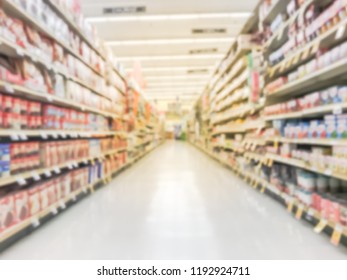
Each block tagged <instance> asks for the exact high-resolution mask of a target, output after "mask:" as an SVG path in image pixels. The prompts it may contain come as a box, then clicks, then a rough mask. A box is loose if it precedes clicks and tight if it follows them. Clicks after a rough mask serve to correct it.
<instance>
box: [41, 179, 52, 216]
mask: <svg viewBox="0 0 347 280" xmlns="http://www.w3.org/2000/svg"><path fill="white" fill-rule="evenodd" d="M39 192H40V201H41V209H42V210H45V209H47V208H48V207H49V206H50V204H49V196H48V188H47V183H43V184H42V185H41V186H40V187H39Z"/></svg>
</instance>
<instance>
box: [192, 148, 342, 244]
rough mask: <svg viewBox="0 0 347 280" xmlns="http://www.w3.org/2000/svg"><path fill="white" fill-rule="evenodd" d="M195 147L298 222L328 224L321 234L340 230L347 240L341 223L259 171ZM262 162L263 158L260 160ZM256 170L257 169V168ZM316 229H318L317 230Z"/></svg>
mask: <svg viewBox="0 0 347 280" xmlns="http://www.w3.org/2000/svg"><path fill="white" fill-rule="evenodd" d="M191 144H192V145H193V146H195V147H196V148H198V149H199V150H201V151H202V152H204V153H206V154H207V155H209V156H210V157H211V158H213V159H214V160H216V161H217V162H219V163H221V164H222V165H224V166H226V167H227V168H229V169H231V170H232V171H233V172H234V173H235V174H236V175H238V176H239V177H241V178H243V179H244V180H245V181H246V182H247V183H248V184H249V185H250V186H251V185H252V187H253V188H254V189H258V190H259V192H260V193H261V194H266V195H269V196H270V197H271V198H274V199H275V200H276V201H278V202H280V203H281V204H282V205H284V206H285V207H286V208H287V211H288V212H289V213H290V214H295V216H296V219H297V220H300V219H302V220H305V221H307V222H309V223H310V224H311V225H312V226H313V227H316V226H318V225H319V224H320V223H321V222H324V223H326V224H325V225H324V226H323V227H322V229H321V231H317V232H318V233H319V232H325V233H326V234H328V235H329V236H330V237H333V236H334V232H335V231H336V230H339V231H340V232H341V234H342V235H343V236H344V237H345V238H346V237H347V227H346V226H343V225H341V224H339V223H336V222H334V221H331V220H329V219H326V218H324V217H323V216H322V215H321V214H320V213H319V212H318V211H316V210H315V209H313V208H310V207H307V206H305V205H303V204H302V203H301V202H300V201H298V200H297V199H295V198H294V197H292V196H290V195H288V194H286V193H284V192H281V191H280V190H279V189H278V188H277V187H276V186H274V185H272V184H271V183H269V182H267V181H266V180H264V179H263V178H261V177H260V176H259V175H258V174H257V171H255V172H251V171H247V170H244V169H240V168H238V167H237V166H233V165H232V164H230V163H228V162H227V161H225V160H222V159H220V158H218V156H217V155H215V154H213V153H211V152H209V151H208V150H206V149H204V148H203V147H201V146H199V145H197V144H195V143H191ZM253 156H254V155H253ZM258 159H259V160H260V161H261V159H262V157H259V158H258ZM255 168H256V167H255ZM299 210H300V211H302V213H301V215H300V216H298V212H299ZM326 228H329V230H328V231H325V229H326ZM315 229H316V228H315ZM341 242H342V239H341ZM342 244H343V245H344V246H347V243H346V242H344V243H342Z"/></svg>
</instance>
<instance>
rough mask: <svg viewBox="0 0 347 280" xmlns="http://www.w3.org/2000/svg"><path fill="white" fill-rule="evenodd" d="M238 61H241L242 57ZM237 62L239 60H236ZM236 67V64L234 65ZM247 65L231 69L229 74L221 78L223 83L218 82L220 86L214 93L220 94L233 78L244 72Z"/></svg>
mask: <svg viewBox="0 0 347 280" xmlns="http://www.w3.org/2000/svg"><path fill="white" fill-rule="evenodd" d="M240 59H242V57H240ZM237 61H239V60H237ZM235 65H236V64H235ZM246 66H247V64H246V62H244V63H243V64H242V65H241V66H239V67H238V68H232V70H231V71H230V72H228V73H227V74H226V75H225V76H224V77H223V81H222V80H219V81H220V82H221V85H219V86H218V87H217V88H216V89H215V91H216V93H217V94H218V93H219V92H221V91H222V90H223V89H224V88H225V87H226V86H227V84H228V83H230V82H231V81H232V80H233V78H235V77H236V76H237V75H239V74H240V73H241V72H242V70H244V69H245V68H246Z"/></svg>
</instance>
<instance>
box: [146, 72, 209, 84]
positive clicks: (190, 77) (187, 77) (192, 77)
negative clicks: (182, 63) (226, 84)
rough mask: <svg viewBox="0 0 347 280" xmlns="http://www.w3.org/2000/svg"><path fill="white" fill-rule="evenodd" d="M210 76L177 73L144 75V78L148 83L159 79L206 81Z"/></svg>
mask: <svg viewBox="0 0 347 280" xmlns="http://www.w3.org/2000/svg"><path fill="white" fill-rule="evenodd" d="M208 78H210V75H188V74H187V75H181V76H179V75H177V76H173V75H171V76H157V75H155V76H146V77H145V80H146V81H147V82H148V83H149V82H150V81H161V80H187V81H192V80H204V81H206V82H207V80H206V79H208Z"/></svg>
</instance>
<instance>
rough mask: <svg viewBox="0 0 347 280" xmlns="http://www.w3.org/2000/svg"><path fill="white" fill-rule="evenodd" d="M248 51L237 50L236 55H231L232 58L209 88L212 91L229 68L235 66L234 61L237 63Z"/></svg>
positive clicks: (243, 49) (244, 49)
mask: <svg viewBox="0 0 347 280" xmlns="http://www.w3.org/2000/svg"><path fill="white" fill-rule="evenodd" d="M250 51H251V50H250V49H246V48H242V49H238V50H237V51H236V53H235V54H234V55H233V58H232V59H231V60H230V61H229V63H228V65H227V66H226V67H225V69H224V70H223V71H222V72H221V73H219V74H218V78H217V79H216V81H215V83H214V84H213V85H212V86H211V89H214V88H215V87H216V85H217V83H218V82H219V81H220V79H221V78H222V76H223V75H224V74H225V73H227V72H228V71H229V70H230V68H231V67H232V66H233V65H234V64H235V62H236V61H238V60H239V59H240V58H241V57H242V56H244V55H246V54H247V53H249V52H250Z"/></svg>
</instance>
